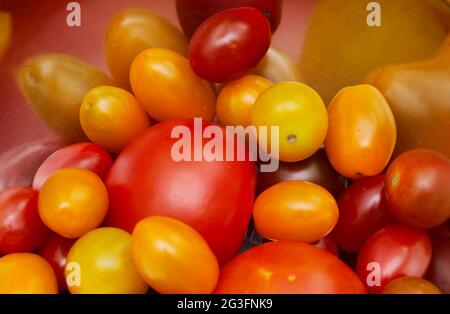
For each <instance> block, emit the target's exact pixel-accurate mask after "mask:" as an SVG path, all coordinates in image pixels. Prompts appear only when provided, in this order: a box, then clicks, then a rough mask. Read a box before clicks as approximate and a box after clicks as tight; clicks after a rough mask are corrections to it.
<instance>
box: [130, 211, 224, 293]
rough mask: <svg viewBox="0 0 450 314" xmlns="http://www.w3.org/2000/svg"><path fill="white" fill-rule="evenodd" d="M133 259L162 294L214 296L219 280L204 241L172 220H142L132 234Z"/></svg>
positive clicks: (193, 231) (161, 218)
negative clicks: (212, 294)
mask: <svg viewBox="0 0 450 314" xmlns="http://www.w3.org/2000/svg"><path fill="white" fill-rule="evenodd" d="M133 256H134V260H135V262H136V265H137V267H138V269H139V271H140V273H141V275H142V276H143V277H144V279H145V281H146V282H147V283H148V284H149V285H150V286H151V287H152V288H153V289H155V290H156V291H158V292H160V293H171V294H173V293H211V292H212V291H213V290H214V288H215V286H216V283H217V280H218V277H219V265H218V263H217V259H216V257H215V256H214V254H213V253H212V251H211V249H210V248H209V246H208V244H207V243H206V242H205V240H204V239H203V238H202V237H201V235H200V234H199V233H198V232H197V231H195V230H194V229H192V228H191V227H190V226H188V225H186V224H185V223H183V222H181V221H179V220H176V219H173V218H168V217H161V216H152V217H149V218H146V219H143V220H141V221H140V222H139V223H138V224H137V225H136V227H135V228H134V231H133Z"/></svg>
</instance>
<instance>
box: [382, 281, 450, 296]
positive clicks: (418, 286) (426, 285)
mask: <svg viewBox="0 0 450 314" xmlns="http://www.w3.org/2000/svg"><path fill="white" fill-rule="evenodd" d="M441 293H442V292H441V290H439V288H438V287H436V286H435V285H433V284H432V283H431V282H429V281H428V280H425V279H422V278H414V277H400V278H397V279H394V280H392V281H390V282H389V283H388V284H387V285H386V287H385V288H384V289H383V294H441Z"/></svg>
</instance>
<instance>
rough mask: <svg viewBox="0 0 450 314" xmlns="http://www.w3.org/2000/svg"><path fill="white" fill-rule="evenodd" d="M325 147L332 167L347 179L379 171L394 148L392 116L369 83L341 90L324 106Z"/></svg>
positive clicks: (370, 174) (382, 99)
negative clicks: (325, 108)
mask: <svg viewBox="0 0 450 314" xmlns="http://www.w3.org/2000/svg"><path fill="white" fill-rule="evenodd" d="M328 117H329V128H328V136H327V139H326V141H325V149H326V151H327V154H328V158H329V159H330V162H331V164H332V165H333V167H334V168H335V169H336V170H337V171H338V172H339V173H341V174H342V175H344V176H346V177H348V178H351V179H360V178H362V177H364V176H374V175H377V174H379V173H381V172H382V171H383V169H384V168H385V167H386V165H387V164H388V162H389V160H390V158H391V155H392V152H393V150H394V147H395V141H396V137H397V130H396V125H395V120H394V116H393V114H392V111H391V109H390V108H389V105H388V103H387V102H386V100H385V99H384V97H383V95H382V94H381V93H380V92H379V91H378V90H377V89H376V88H375V87H373V86H370V85H357V86H350V87H346V88H344V89H342V90H341V91H340V92H339V93H338V94H337V95H336V96H335V97H334V98H333V100H332V101H331V104H330V105H329V106H328Z"/></svg>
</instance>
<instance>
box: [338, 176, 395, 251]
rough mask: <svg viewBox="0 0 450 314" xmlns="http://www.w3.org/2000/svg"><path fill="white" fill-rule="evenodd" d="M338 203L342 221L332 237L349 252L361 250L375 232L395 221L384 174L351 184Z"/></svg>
mask: <svg viewBox="0 0 450 314" xmlns="http://www.w3.org/2000/svg"><path fill="white" fill-rule="evenodd" d="M338 207H339V221H338V223H337V225H336V227H335V228H334V230H333V237H334V239H335V240H336V242H337V244H338V245H339V247H340V248H342V249H343V250H345V251H347V252H352V253H356V252H358V251H359V249H360V248H361V246H362V245H363V244H364V242H365V241H366V240H367V239H368V238H369V237H370V236H371V235H372V234H374V233H375V232H377V231H378V230H380V229H382V228H384V227H386V226H388V225H389V224H391V223H394V219H393V218H392V216H391V215H390V213H389V209H388V205H387V201H386V196H385V184H384V176H383V175H378V176H374V177H367V178H363V179H361V180H358V181H356V182H354V183H353V184H351V185H350V186H349V187H348V188H347V189H346V190H345V191H344V192H343V193H342V194H341V195H340V197H339V198H338Z"/></svg>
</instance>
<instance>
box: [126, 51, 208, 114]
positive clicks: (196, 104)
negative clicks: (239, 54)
mask: <svg viewBox="0 0 450 314" xmlns="http://www.w3.org/2000/svg"><path fill="white" fill-rule="evenodd" d="M130 82H131V87H132V89H133V92H134V95H135V96H136V98H137V100H138V102H139V103H140V104H141V105H142V107H143V108H144V110H145V111H146V112H147V113H148V115H149V116H150V117H152V118H153V119H155V120H157V121H165V120H173V119H183V118H194V117H201V118H203V119H205V120H212V119H213V118H214V115H215V106H216V95H215V93H214V91H213V89H212V87H211V86H210V85H209V83H208V82H206V81H204V80H202V79H200V78H199V77H198V76H197V75H196V74H195V73H194V72H193V71H192V69H191V67H190V65H189V62H188V60H186V58H184V57H182V56H181V55H179V54H177V53H176V52H173V51H171V50H168V49H160V48H152V49H147V50H144V51H143V52H141V53H140V54H139V55H138V56H137V57H136V59H134V61H133V63H132V64H131V70H130Z"/></svg>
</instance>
